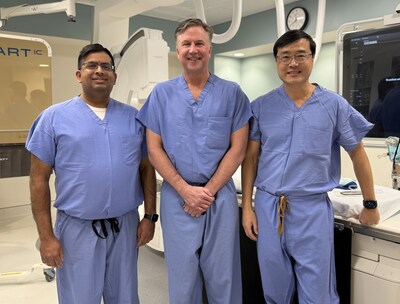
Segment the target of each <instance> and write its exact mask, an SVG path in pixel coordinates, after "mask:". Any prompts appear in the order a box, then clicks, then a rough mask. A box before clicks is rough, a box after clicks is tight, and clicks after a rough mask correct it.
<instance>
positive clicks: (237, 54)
mask: <svg viewBox="0 0 400 304" xmlns="http://www.w3.org/2000/svg"><path fill="white" fill-rule="evenodd" d="M233 56H235V57H243V56H244V53H235V54H233Z"/></svg>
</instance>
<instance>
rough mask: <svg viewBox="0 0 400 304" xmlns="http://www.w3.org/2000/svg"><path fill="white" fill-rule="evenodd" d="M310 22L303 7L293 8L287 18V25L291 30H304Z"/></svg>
mask: <svg viewBox="0 0 400 304" xmlns="http://www.w3.org/2000/svg"><path fill="white" fill-rule="evenodd" d="M307 22H308V14H307V11H306V10H305V9H304V8H302V7H295V8H293V9H292V10H291V11H290V12H289V14H288V15H287V18H286V25H287V27H288V29H289V30H302V29H304V28H305V27H306V25H307Z"/></svg>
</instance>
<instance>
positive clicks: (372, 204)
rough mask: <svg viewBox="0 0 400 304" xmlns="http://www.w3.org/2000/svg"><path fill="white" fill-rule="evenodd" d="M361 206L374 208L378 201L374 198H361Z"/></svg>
mask: <svg viewBox="0 0 400 304" xmlns="http://www.w3.org/2000/svg"><path fill="white" fill-rule="evenodd" d="M363 206H364V207H365V208H367V209H375V208H376V207H378V202H377V201H374V200H363Z"/></svg>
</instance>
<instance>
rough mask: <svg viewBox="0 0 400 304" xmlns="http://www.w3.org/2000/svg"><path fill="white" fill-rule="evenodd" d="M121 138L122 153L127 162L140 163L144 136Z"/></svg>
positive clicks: (128, 163) (131, 163)
mask: <svg viewBox="0 0 400 304" xmlns="http://www.w3.org/2000/svg"><path fill="white" fill-rule="evenodd" d="M120 139H121V150H122V151H121V153H122V158H123V160H124V162H125V164H126V165H128V166H131V165H133V164H136V163H138V162H139V161H140V159H141V145H142V141H143V136H141V135H130V136H121V137H120Z"/></svg>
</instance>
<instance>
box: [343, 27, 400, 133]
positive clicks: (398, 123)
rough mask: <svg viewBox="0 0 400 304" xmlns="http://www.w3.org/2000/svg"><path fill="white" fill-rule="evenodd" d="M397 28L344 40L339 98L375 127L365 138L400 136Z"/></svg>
mask: <svg viewBox="0 0 400 304" xmlns="http://www.w3.org/2000/svg"><path fill="white" fill-rule="evenodd" d="M399 50H400V27H399V26H393V27H385V28H380V29H372V30H365V31H358V32H352V33H348V34H346V35H344V37H343V79H342V81H343V90H342V94H343V97H345V98H346V99H347V100H348V101H349V102H350V104H351V105H352V106H353V107H354V108H356V109H357V110H358V111H359V112H360V113H361V114H363V116H364V117H365V118H367V119H368V120H369V121H370V122H372V123H374V124H375V126H374V128H373V129H372V130H371V131H370V132H369V133H368V134H367V136H368V137H383V138H386V137H388V136H399V135H400V119H399V117H400V52H399Z"/></svg>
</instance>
